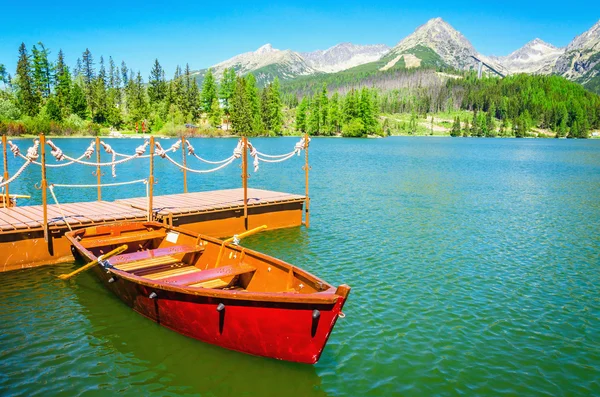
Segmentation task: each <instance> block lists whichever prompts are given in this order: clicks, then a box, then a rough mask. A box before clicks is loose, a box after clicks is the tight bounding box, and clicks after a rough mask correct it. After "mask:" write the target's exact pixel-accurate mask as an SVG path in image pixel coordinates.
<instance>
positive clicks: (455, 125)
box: [450, 116, 460, 137]
mask: <svg viewBox="0 0 600 397" xmlns="http://www.w3.org/2000/svg"><path fill="white" fill-rule="evenodd" d="M450 136H454V137H456V136H460V118H459V117H458V116H457V117H455V118H454V123H453V124H452V130H451V131H450Z"/></svg>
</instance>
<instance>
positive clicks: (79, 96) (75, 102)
mask: <svg viewBox="0 0 600 397" xmlns="http://www.w3.org/2000/svg"><path fill="white" fill-rule="evenodd" d="M79 79H81V77H80V78H79ZM70 108H71V113H73V114H76V115H77V116H79V117H81V118H82V119H85V118H86V116H87V102H86V99H85V93H84V92H83V89H82V88H81V85H80V84H78V83H76V82H75V83H73V86H72V87H71V98H70Z"/></svg>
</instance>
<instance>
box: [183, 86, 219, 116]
mask: <svg viewBox="0 0 600 397" xmlns="http://www.w3.org/2000/svg"><path fill="white" fill-rule="evenodd" d="M186 96H187V102H188V105H187V106H188V109H189V113H190V114H191V115H192V119H193V120H197V119H199V118H200V113H201V111H202V107H201V106H200V87H198V83H196V79H194V78H192V79H191V82H190V87H189V91H187V93H186ZM215 99H216V98H215ZM213 102H214V101H213ZM217 102H218V100H217ZM211 107H212V105H211ZM190 121H192V120H190Z"/></svg>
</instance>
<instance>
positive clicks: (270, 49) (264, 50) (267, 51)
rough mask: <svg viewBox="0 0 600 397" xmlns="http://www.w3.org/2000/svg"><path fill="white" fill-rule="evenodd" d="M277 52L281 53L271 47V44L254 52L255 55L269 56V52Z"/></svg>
mask: <svg viewBox="0 0 600 397" xmlns="http://www.w3.org/2000/svg"><path fill="white" fill-rule="evenodd" d="M275 51H279V50H277V49H274V48H273V46H272V45H271V43H267V44H265V45H263V46H262V47H260V48H259V49H258V50H256V51H254V53H255V54H267V53H269V52H275Z"/></svg>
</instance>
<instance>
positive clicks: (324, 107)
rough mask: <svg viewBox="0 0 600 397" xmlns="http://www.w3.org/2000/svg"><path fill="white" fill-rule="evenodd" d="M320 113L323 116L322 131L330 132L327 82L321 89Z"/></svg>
mask: <svg viewBox="0 0 600 397" xmlns="http://www.w3.org/2000/svg"><path fill="white" fill-rule="evenodd" d="M319 105H320V115H319V117H320V118H321V120H320V124H321V132H322V133H326V132H329V96H328V94H327V84H325V83H323V88H322V89H321V97H320V98H319Z"/></svg>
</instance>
